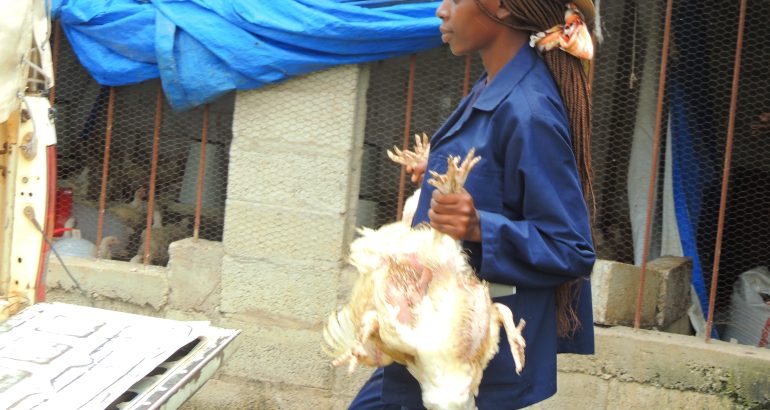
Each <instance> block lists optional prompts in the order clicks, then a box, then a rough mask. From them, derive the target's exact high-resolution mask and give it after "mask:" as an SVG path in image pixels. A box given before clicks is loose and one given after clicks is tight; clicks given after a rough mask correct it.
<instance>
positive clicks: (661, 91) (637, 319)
mask: <svg viewBox="0 0 770 410" xmlns="http://www.w3.org/2000/svg"><path fill="white" fill-rule="evenodd" d="M673 3H674V1H673V0H668V2H667V4H666V22H665V28H664V31H663V50H662V51H661V56H660V77H659V78H658V102H657V104H658V105H657V108H656V112H655V131H654V132H655V134H654V135H655V140H654V142H653V145H652V158H651V162H652V164H651V166H650V188H649V190H648V191H647V222H646V224H645V227H644V247H643V250H642V266H641V267H640V271H639V292H638V293H637V295H636V314H635V315H634V329H639V326H640V325H641V321H642V300H643V298H644V281H645V279H646V277H647V258H649V256H650V234H651V230H652V211H653V208H654V206H655V187H656V185H657V184H656V182H657V179H658V157H659V156H660V134H661V128H663V127H662V125H663V101H664V99H665V93H666V73H667V71H668V47H669V43H670V40H671V14H672V11H673Z"/></svg>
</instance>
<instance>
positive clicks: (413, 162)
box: [388, 133, 430, 168]
mask: <svg viewBox="0 0 770 410" xmlns="http://www.w3.org/2000/svg"><path fill="white" fill-rule="evenodd" d="M429 153H430V140H429V139H428V134H425V133H422V138H420V136H419V135H417V134H414V151H410V150H408V149H405V150H403V151H402V150H400V149H399V148H398V147H396V146H394V147H393V152H391V151H390V150H388V157H389V158H390V159H391V161H393V162H395V163H398V164H401V165H405V166H407V167H412V168H414V167H416V166H417V165H419V164H420V162H422V161H425V160H427V159H428V154H429Z"/></svg>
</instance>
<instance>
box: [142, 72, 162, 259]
mask: <svg viewBox="0 0 770 410" xmlns="http://www.w3.org/2000/svg"><path fill="white" fill-rule="evenodd" d="M162 116H163V86H162V85H161V84H160V83H159V84H158V97H157V100H156V102H155V131H154V134H153V138H152V163H151V166H150V192H149V194H148V196H147V235H146V236H145V240H144V258H143V263H144V264H145V265H147V264H149V263H150V243H151V242H152V225H153V223H152V222H153V213H154V212H155V174H156V173H157V170H158V147H159V145H160V123H161V119H162V118H163V117H162Z"/></svg>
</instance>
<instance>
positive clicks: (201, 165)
mask: <svg viewBox="0 0 770 410" xmlns="http://www.w3.org/2000/svg"><path fill="white" fill-rule="evenodd" d="M208 138H209V105H208V104H206V106H205V107H203V130H202V131H201V155H200V160H199V161H198V188H197V191H196V193H195V227H194V228H193V239H194V240H196V241H197V240H198V234H199V233H200V228H201V207H202V206H201V205H202V203H203V176H204V171H205V166H206V143H207V142H208Z"/></svg>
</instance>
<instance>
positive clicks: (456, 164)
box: [428, 148, 481, 194]
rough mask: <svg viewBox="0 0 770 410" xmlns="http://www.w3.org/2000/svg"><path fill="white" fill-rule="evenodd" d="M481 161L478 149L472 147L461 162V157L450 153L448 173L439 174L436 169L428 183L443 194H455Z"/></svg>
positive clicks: (431, 173) (431, 172) (460, 189)
mask: <svg viewBox="0 0 770 410" xmlns="http://www.w3.org/2000/svg"><path fill="white" fill-rule="evenodd" d="M479 161H481V157H477V156H476V149H475V148H471V149H470V150H469V151H468V155H466V156H465V159H464V160H463V162H462V163H460V157H459V156H454V155H450V156H449V157H448V158H447V171H446V174H439V173H438V172H436V171H430V175H431V177H432V178H431V179H429V180H428V183H429V184H431V185H433V186H434V187H436V189H438V190H439V192H441V193H442V194H455V193H458V192H461V191H462V189H463V186H464V185H465V180H466V179H468V174H469V173H470V172H471V170H472V169H473V167H474V166H476V164H478V163H479Z"/></svg>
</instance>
